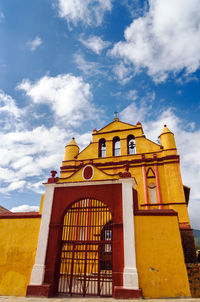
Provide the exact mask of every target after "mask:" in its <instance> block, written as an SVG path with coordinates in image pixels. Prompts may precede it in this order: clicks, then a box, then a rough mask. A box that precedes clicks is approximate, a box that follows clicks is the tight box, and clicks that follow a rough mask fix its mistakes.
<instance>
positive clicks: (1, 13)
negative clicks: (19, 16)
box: [0, 12, 5, 23]
mask: <svg viewBox="0 0 200 302" xmlns="http://www.w3.org/2000/svg"><path fill="white" fill-rule="evenodd" d="M4 19H5V16H4V14H3V12H0V23H1V22H3V20H4Z"/></svg>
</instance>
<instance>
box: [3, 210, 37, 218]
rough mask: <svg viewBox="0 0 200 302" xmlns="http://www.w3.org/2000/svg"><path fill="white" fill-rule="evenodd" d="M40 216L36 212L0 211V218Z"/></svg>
mask: <svg viewBox="0 0 200 302" xmlns="http://www.w3.org/2000/svg"><path fill="white" fill-rule="evenodd" d="M15 218H41V214H39V213H38V212H19V213H11V212H10V213H2V214H1V213H0V219H15Z"/></svg>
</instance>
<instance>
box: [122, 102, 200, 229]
mask: <svg viewBox="0 0 200 302" xmlns="http://www.w3.org/2000/svg"><path fill="white" fill-rule="evenodd" d="M120 117H121V119H122V120H123V121H126V122H129V123H132V124H134V123H136V122H137V121H138V120H139V121H141V122H142V126H143V129H144V133H145V135H146V137H147V138H149V139H151V140H153V141H155V142H157V138H158V136H159V135H160V134H161V131H162V129H163V126H164V124H167V126H168V128H169V129H170V130H171V131H172V132H173V133H174V134H175V140H176V145H177V149H178V153H179V154H180V163H181V164H180V167H181V172H182V179H183V184H184V185H187V186H189V187H190V188H191V195H190V199H191V200H190V206H189V213H191V218H192V225H193V227H196V228H197V227H198V228H199V229H200V221H199V211H200V198H199V196H200V186H199V179H200V140H199V137H200V129H196V128H194V125H193V129H191V127H190V123H188V124H186V123H185V121H184V120H182V119H180V118H179V117H178V116H177V115H176V114H175V112H174V110H173V109H172V108H168V109H166V110H162V111H161V112H158V111H157V118H155V114H154V112H153V111H152V107H151V105H150V104H147V103H146V100H143V102H140V103H138V104H137V103H136V102H134V103H132V104H131V105H129V106H127V107H126V108H125V109H124V110H123V111H122V112H121V113H120ZM193 201H194V204H193ZM197 209H198V210H197Z"/></svg>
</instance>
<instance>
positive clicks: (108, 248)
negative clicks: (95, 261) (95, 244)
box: [105, 230, 112, 253]
mask: <svg viewBox="0 0 200 302" xmlns="http://www.w3.org/2000/svg"><path fill="white" fill-rule="evenodd" d="M108 240H109V241H110V240H112V231H111V230H105V241H108ZM111 252H112V245H111V244H105V253H111Z"/></svg>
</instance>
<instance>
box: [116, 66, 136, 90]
mask: <svg viewBox="0 0 200 302" xmlns="http://www.w3.org/2000/svg"><path fill="white" fill-rule="evenodd" d="M113 72H114V74H115V76H116V79H117V80H118V82H119V83H120V84H122V85H125V84H126V83H128V82H129V81H130V80H131V79H132V78H133V76H134V72H133V70H132V69H131V68H130V67H129V66H128V65H127V64H124V63H123V62H120V63H119V64H116V65H115V66H114V67H113Z"/></svg>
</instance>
